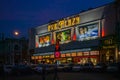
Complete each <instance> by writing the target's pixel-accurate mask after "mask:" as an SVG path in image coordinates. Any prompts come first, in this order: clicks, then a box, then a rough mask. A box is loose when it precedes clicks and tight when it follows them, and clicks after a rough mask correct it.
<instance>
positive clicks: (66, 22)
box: [48, 16, 80, 31]
mask: <svg viewBox="0 0 120 80" xmlns="http://www.w3.org/2000/svg"><path fill="white" fill-rule="evenodd" d="M77 24H80V16H74V17H71V18H67V19H62V20H59V21H57V22H55V23H51V24H49V25H48V31H53V30H60V29H62V28H65V27H70V26H74V25H77Z"/></svg>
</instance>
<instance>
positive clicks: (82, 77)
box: [0, 72, 120, 80]
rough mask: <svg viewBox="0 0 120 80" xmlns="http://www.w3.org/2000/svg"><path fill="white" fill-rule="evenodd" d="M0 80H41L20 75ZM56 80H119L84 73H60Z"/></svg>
mask: <svg viewBox="0 0 120 80" xmlns="http://www.w3.org/2000/svg"><path fill="white" fill-rule="evenodd" d="M0 80H43V79H42V75H39V74H32V75H22V76H5V77H4V78H3V79H2V78H0ZM45 80H54V74H53V73H52V74H47V75H46V76H45ZM58 80H120V75H119V74H109V73H87V72H86V73H85V72H82V73H80V72H69V73H67V72H60V73H58Z"/></svg>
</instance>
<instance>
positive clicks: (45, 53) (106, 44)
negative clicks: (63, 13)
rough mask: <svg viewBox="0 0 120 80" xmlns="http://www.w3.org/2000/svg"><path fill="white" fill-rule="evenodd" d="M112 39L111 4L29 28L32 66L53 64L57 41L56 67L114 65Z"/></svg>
mask: <svg viewBox="0 0 120 80" xmlns="http://www.w3.org/2000/svg"><path fill="white" fill-rule="evenodd" d="M116 37H117V35H116V11H115V4H114V3H110V4H108V5H105V6H101V7H98V8H95V9H91V10H87V11H84V12H81V13H79V14H77V15H73V16H70V17H66V18H62V19H59V20H56V21H53V22H50V23H48V24H44V25H41V26H38V27H36V28H32V29H31V30H30V36H29V41H30V43H29V49H30V50H32V51H30V53H31V55H32V56H31V59H32V61H33V62H35V63H39V62H41V61H45V62H46V63H53V62H54V61H55V60H56V58H55V57H54V51H55V44H56V40H57V39H59V40H60V53H61V56H60V58H59V62H60V63H69V62H73V63H81V64H84V63H86V62H88V61H89V60H91V61H92V62H93V63H94V64H96V63H97V62H115V61H118V59H119V54H118V53H119V48H118V43H117V40H116Z"/></svg>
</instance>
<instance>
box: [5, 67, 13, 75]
mask: <svg viewBox="0 0 120 80" xmlns="http://www.w3.org/2000/svg"><path fill="white" fill-rule="evenodd" d="M12 68H13V65H4V68H3V69H4V72H5V73H6V74H11V73H12Z"/></svg>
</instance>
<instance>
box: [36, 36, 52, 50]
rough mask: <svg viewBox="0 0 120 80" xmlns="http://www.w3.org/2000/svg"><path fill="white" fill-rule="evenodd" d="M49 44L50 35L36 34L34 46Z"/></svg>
mask: <svg viewBox="0 0 120 80" xmlns="http://www.w3.org/2000/svg"><path fill="white" fill-rule="evenodd" d="M49 45H50V35H43V36H36V47H39V48H40V47H45V46H49Z"/></svg>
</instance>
